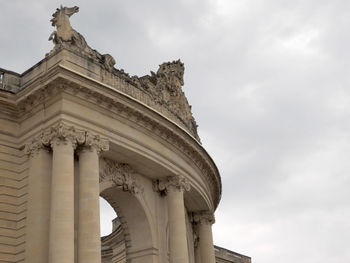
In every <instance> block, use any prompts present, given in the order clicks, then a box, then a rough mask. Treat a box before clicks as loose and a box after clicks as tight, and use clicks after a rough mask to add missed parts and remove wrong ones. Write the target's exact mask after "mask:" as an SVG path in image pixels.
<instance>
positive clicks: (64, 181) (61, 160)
mask: <svg viewBox="0 0 350 263" xmlns="http://www.w3.org/2000/svg"><path fill="white" fill-rule="evenodd" d="M51 147H52V151H53V156H52V184H51V187H52V188H51V217H50V242H49V246H50V248H49V263H73V262H74V148H75V143H74V141H73V140H71V139H68V138H54V139H53V140H52V141H51Z"/></svg>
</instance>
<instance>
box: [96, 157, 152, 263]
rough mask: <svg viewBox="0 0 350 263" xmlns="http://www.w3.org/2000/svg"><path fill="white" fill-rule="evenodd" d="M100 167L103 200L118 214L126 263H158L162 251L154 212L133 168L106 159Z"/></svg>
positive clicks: (101, 162)
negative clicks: (146, 201) (155, 226)
mask: <svg viewBox="0 0 350 263" xmlns="http://www.w3.org/2000/svg"><path fill="white" fill-rule="evenodd" d="M100 164H101V165H100V167H101V168H100V196H101V197H103V198H104V199H105V200H106V201H107V202H108V203H109V204H110V205H111V206H112V208H113V209H114V210H115V212H116V213H117V214H118V217H119V221H120V223H121V228H122V231H123V236H124V241H125V252H126V262H130V263H141V262H142V263H153V262H157V257H158V249H157V245H156V237H155V233H154V232H155V231H154V229H153V228H154V224H153V223H152V216H151V212H150V211H149V210H148V207H147V204H146V203H145V200H144V198H143V196H142V195H143V189H142V188H141V187H139V186H138V184H137V183H136V179H135V178H136V176H135V174H134V173H133V170H132V168H131V167H130V166H129V165H127V164H123V163H118V162H115V161H111V160H107V159H102V160H101V161H100ZM112 234H113V233H112Z"/></svg>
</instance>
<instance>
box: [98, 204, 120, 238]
mask: <svg viewBox="0 0 350 263" xmlns="http://www.w3.org/2000/svg"><path fill="white" fill-rule="evenodd" d="M117 216H118V215H117V213H116V212H115V210H114V209H113V207H112V206H111V205H110V204H109V203H108V202H107V201H106V200H105V199H103V198H102V197H100V232H101V237H104V236H108V235H110V234H111V233H112V230H113V220H114V219H115V218H116V217H117Z"/></svg>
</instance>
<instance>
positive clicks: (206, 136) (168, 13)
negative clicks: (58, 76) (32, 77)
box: [0, 0, 350, 263]
mask: <svg viewBox="0 0 350 263" xmlns="http://www.w3.org/2000/svg"><path fill="white" fill-rule="evenodd" d="M0 4H1V10H2V13H3V14H5V15H2V16H0V24H1V25H8V26H2V27H1V29H0V30H1V31H0V32H1V34H0V43H1V49H0V63H1V65H0V66H1V67H5V68H8V69H11V70H15V71H19V72H21V71H24V70H25V69H27V68H28V67H30V66H31V65H33V64H34V63H36V62H37V61H38V60H40V59H41V58H43V57H44V54H45V53H46V52H48V51H49V50H50V49H51V48H52V44H51V43H49V42H47V41H46V40H47V37H48V35H49V34H50V33H51V31H52V30H53V28H51V26H50V24H49V22H48V20H49V19H50V16H51V14H52V12H53V11H54V10H55V8H56V7H58V6H59V4H60V3H59V2H56V1H51V2H49V1H44V0H41V1H19V0H17V1H14V0H12V1H4V0H0ZM63 4H68V5H70V4H71V3H69V2H68V1H63ZM76 4H77V5H79V6H80V13H79V14H78V15H75V16H73V17H72V24H73V27H74V28H75V29H76V30H78V31H79V32H81V33H82V34H83V35H84V36H85V37H86V39H87V41H88V43H89V44H90V45H91V46H92V47H94V48H96V49H98V50H99V51H100V52H102V53H110V54H112V55H113V56H114V57H115V58H116V60H117V67H118V68H124V69H125V70H126V71H128V72H130V73H131V74H132V75H133V74H138V75H144V74H147V73H148V72H149V70H154V71H155V70H157V65H158V64H160V63H161V62H163V61H167V60H173V59H177V58H181V59H182V61H184V62H185V67H186V72H185V86H184V91H185V93H186V95H187V97H188V99H189V102H190V103H191V104H192V105H193V113H194V115H195V117H196V119H197V122H198V123H199V133H200V136H201V138H202V141H203V145H204V146H205V147H206V149H207V150H208V151H209V153H210V154H211V155H212V157H213V159H214V160H215V161H216V163H217V165H218V168H219V170H220V171H221V175H222V179H223V187H224V189H223V197H222V201H221V204H220V206H219V208H218V210H217V215H216V217H217V223H216V224H215V226H214V240H215V242H216V243H217V244H218V245H221V246H224V247H227V248H229V249H232V250H235V251H237V252H241V253H245V254H248V255H250V256H252V257H253V261H254V262H259V263H267V262H271V261H276V262H277V261H281V262H286V263H289V262H296V261H298V262H301V263H310V262H315V263H316V262H321V261H326V262H334V263H338V262H349V261H350V250H349V249H348V248H347V247H346V244H348V243H349V242H350V223H349V220H348V218H349V217H350V205H349V200H350V193H349V191H348V188H349V186H350V177H349V172H350V164H349V161H348V156H350V135H349V134H350V125H349V119H350V118H349V117H350V91H349V88H348V87H349V84H350V80H349V72H348V71H349V61H350V52H349V48H348V47H349V46H350V37H349V34H348V27H349V24H350V21H349V19H350V18H349V15H348V13H349V12H348V11H349V8H350V2H349V1H346V0H334V1H314V0H308V1H272V0H260V1H259V0H249V1H229V0H220V1H209V0H207V1H197V0H188V1H173V2H169V1H166V2H165V1H157V0H152V1H142V2H141V1H137V2H136V1H107V0H102V1H99V2H98V3H97V2H95V1H77V2H76ZM106 213H107V212H106Z"/></svg>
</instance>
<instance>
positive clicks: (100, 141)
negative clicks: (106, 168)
mask: <svg viewBox="0 0 350 263" xmlns="http://www.w3.org/2000/svg"><path fill="white" fill-rule="evenodd" d="M68 141H70V142H71V143H72V146H73V148H74V149H75V148H76V147H77V146H78V145H79V146H84V149H89V148H92V147H93V148H95V149H96V151H97V153H98V154H99V153H100V152H102V151H108V150H109V142H108V140H107V139H104V138H101V136H99V135H95V134H92V133H91V132H89V131H78V130H76V129H75V128H74V127H73V126H68V125H66V124H64V123H58V124H56V125H55V126H53V127H50V128H48V129H47V130H45V131H44V132H42V133H41V134H40V135H39V136H36V137H33V138H32V139H31V140H30V141H29V142H28V143H27V144H26V145H25V147H24V153H25V154H27V155H29V156H33V154H35V153H37V152H38V150H39V149H42V148H44V149H47V150H49V147H50V146H51V147H53V146H54V144H60V143H67V142H68Z"/></svg>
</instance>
